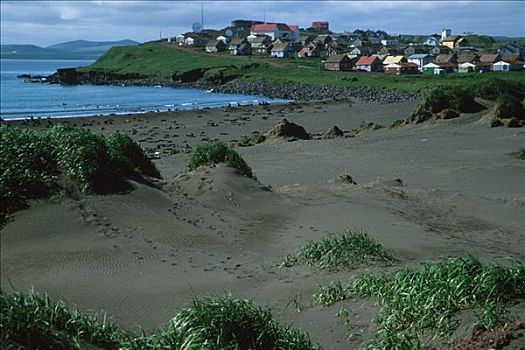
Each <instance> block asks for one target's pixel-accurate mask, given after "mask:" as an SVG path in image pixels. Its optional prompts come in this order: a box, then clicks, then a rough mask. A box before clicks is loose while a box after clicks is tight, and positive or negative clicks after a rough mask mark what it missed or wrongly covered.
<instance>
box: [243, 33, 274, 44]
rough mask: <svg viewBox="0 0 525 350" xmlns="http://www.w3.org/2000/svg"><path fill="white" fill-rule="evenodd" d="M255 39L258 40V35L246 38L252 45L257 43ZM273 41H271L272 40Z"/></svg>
mask: <svg viewBox="0 0 525 350" xmlns="http://www.w3.org/2000/svg"><path fill="white" fill-rule="evenodd" d="M255 39H257V35H253V34H250V35H248V36H247V37H246V40H248V42H249V43H250V44H251V43H252V42H254V41H255ZM270 40H271V39H270Z"/></svg>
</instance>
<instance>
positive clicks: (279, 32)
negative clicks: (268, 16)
mask: <svg viewBox="0 0 525 350" xmlns="http://www.w3.org/2000/svg"><path fill="white" fill-rule="evenodd" d="M291 27H293V28H290V26H288V25H287V24H285V23H260V24H254V25H252V27H251V28H250V34H252V35H268V36H269V37H271V38H272V41H273V40H276V39H285V40H291V41H295V40H297V39H298V38H299V28H298V27H297V26H296V25H292V26H291ZM294 29H295V30H294Z"/></svg>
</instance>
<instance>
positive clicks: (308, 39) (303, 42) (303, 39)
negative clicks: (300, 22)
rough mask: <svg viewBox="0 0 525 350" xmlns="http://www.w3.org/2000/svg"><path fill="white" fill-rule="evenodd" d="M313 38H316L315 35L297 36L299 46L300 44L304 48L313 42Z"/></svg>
mask: <svg viewBox="0 0 525 350" xmlns="http://www.w3.org/2000/svg"><path fill="white" fill-rule="evenodd" d="M315 38H317V35H310V34H308V35H306V34H301V35H300V36H299V44H301V45H302V46H306V45H308V44H310V43H311V42H314V40H315Z"/></svg>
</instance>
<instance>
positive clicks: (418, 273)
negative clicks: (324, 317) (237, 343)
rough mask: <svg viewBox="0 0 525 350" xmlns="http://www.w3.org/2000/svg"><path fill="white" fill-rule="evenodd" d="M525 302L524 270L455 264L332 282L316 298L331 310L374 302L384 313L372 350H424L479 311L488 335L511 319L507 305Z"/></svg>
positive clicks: (517, 266) (474, 263) (471, 262)
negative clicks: (356, 301)
mask: <svg viewBox="0 0 525 350" xmlns="http://www.w3.org/2000/svg"><path fill="white" fill-rule="evenodd" d="M524 296H525V265H524V264H521V263H519V264H515V265H513V266H510V267H507V266H502V265H494V264H482V263H481V262H480V261H479V260H477V259H475V258H473V257H470V258H454V259H449V260H447V261H445V262H441V263H437V264H431V265H427V266H425V267H424V268H422V269H420V270H413V269H404V270H401V271H398V272H396V273H394V274H381V275H362V276H360V277H357V278H355V279H354V280H353V281H350V282H349V283H348V285H347V286H342V285H341V283H339V282H333V283H331V284H330V285H328V286H326V287H322V288H321V289H320V290H319V291H318V292H317V293H316V294H315V295H314V300H315V302H316V303H319V304H323V305H330V304H332V303H334V302H337V301H340V300H345V299H349V298H368V297H374V298H377V299H378V300H379V303H380V304H381V310H380V312H379V315H378V317H377V333H376V336H375V339H374V341H373V342H372V344H370V346H369V349H419V348H420V347H421V346H422V345H423V343H424V342H425V340H426V339H428V338H444V339H446V338H447V337H449V336H450V335H451V334H452V333H453V332H454V331H455V330H456V329H457V327H458V325H459V320H458V319H457V318H456V316H457V314H458V313H459V312H460V311H462V310H467V309H469V310H474V311H475V312H476V316H477V318H478V322H479V323H480V324H482V325H483V326H485V327H486V328H488V329H493V328H495V327H498V326H501V325H502V324H504V322H505V321H507V319H508V311H507V309H506V307H507V305H508V303H510V302H511V301H513V300H515V299H517V298H523V297H524Z"/></svg>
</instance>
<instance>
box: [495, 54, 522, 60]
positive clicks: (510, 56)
mask: <svg viewBox="0 0 525 350" xmlns="http://www.w3.org/2000/svg"><path fill="white" fill-rule="evenodd" d="M500 56H501V60H502V61H505V62H514V61H520V62H522V61H523V56H522V55H520V54H519V53H511V54H508V55H500Z"/></svg>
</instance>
